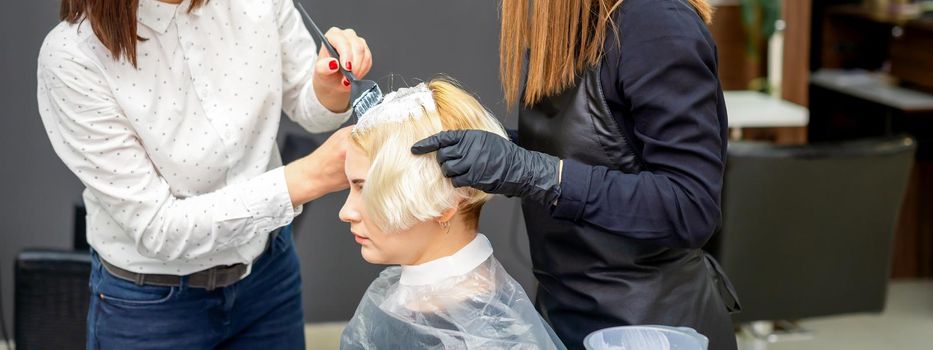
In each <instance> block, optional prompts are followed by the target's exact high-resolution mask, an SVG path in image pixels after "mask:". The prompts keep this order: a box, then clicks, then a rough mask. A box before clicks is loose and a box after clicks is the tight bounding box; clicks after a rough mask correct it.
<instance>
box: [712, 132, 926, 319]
mask: <svg viewBox="0 0 933 350" xmlns="http://www.w3.org/2000/svg"><path fill="white" fill-rule="evenodd" d="M915 150H916V142H915V141H914V140H913V139H911V138H908V137H897V138H884V139H866V140H857V141H848V142H840V143H827V144H811V145H798V146H779V145H773V144H761V143H747V142H732V143H730V144H729V148H728V162H727V166H726V173H725V184H724V188H723V197H722V208H723V225H722V230H721V232H720V235H717V236H719V237H717V239H716V240H715V241H712V242H711V246H710V247H709V248H710V249H709V250H710V251H711V252H712V253H713V255H714V256H716V258H717V259H718V260H719V261H720V262H721V264H722V266H723V268H724V269H725V271H726V274H727V275H728V276H729V278H730V279H731V280H732V283H733V284H734V286H735V289H736V291H737V293H738V297H739V299H740V300H741V303H742V312H741V313H738V314H736V315H734V316H733V317H734V320H735V321H736V322H737V323H745V322H752V321H759V320H797V319H801V318H809V317H816V316H826V315H835V314H845V313H857V312H880V311H882V310H883V309H884V302H885V295H886V292H887V286H888V279H889V270H890V265H891V254H892V253H891V251H892V241H893V236H894V227H895V223H896V219H897V216H898V210H899V208H900V205H901V201H902V198H903V197H904V193H905V190H906V187H907V180H908V174H909V171H910V168H911V165H912V162H913V158H914V152H915Z"/></svg>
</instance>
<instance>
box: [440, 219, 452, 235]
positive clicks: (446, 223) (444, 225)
mask: <svg viewBox="0 0 933 350" xmlns="http://www.w3.org/2000/svg"><path fill="white" fill-rule="evenodd" d="M437 223H438V224H440V225H441V227H442V228H444V233H445V234H447V233H450V221H438V222H437Z"/></svg>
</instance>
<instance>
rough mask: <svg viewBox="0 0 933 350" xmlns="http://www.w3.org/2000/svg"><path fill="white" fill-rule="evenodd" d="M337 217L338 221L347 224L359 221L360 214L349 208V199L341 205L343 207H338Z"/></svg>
mask: <svg viewBox="0 0 933 350" xmlns="http://www.w3.org/2000/svg"><path fill="white" fill-rule="evenodd" d="M337 216H338V217H340V221H343V222H347V223H349V222H356V221H360V213H359V212H357V211H356V210H354V209H353V208H351V207H350V200H349V198H348V199H347V201H346V202H344V203H343V206H342V207H340V212H339V213H338V214H337Z"/></svg>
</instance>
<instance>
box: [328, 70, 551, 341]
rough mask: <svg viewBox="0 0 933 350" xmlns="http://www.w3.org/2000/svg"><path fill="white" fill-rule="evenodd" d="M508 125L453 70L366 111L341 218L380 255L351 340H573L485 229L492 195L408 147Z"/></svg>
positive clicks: (371, 256) (347, 335) (351, 152)
mask: <svg viewBox="0 0 933 350" xmlns="http://www.w3.org/2000/svg"><path fill="white" fill-rule="evenodd" d="M456 129H481V130H486V131H490V132H493V133H495V134H497V135H500V136H502V137H505V131H504V129H503V128H502V126H501V125H500V124H499V122H498V121H496V119H495V118H494V117H493V116H492V115H490V114H489V113H488V112H487V111H486V110H485V109H484V108H483V107H482V106H481V105H480V104H479V102H478V101H476V99H475V98H473V97H472V96H471V95H470V94H468V93H466V92H464V91H463V90H461V89H460V88H458V87H457V86H456V85H454V84H453V83H451V82H448V81H445V80H437V79H436V80H433V81H431V82H429V83H428V84H427V85H425V84H423V83H422V84H419V85H418V86H415V87H413V88H405V89H399V90H398V91H396V92H394V93H390V94H388V95H386V97H385V99H384V100H383V102H382V103H381V104H379V105H378V106H376V107H374V108H373V109H372V110H370V111H369V112H367V113H366V114H365V115H363V116H362V117H360V120H359V122H358V123H357V124H356V126H355V127H354V129H353V132H352V134H351V138H352V141H351V142H350V145H349V146H348V147H347V157H346V163H345V164H346V166H345V169H346V173H347V178H348V179H349V180H350V182H351V187H350V194H349V196H348V197H347V201H346V203H345V204H344V206H343V208H341V210H340V219H341V220H343V221H345V222H348V223H350V230H351V231H352V233H353V235H354V236H355V239H356V241H357V243H359V244H360V245H361V246H362V248H361V253H362V255H363V259H365V260H366V261H368V262H370V263H373V264H386V265H401V266H392V267H389V268H387V269H385V270H384V271H383V272H382V273H381V274H380V275H379V277H378V278H376V280H375V281H373V283H372V284H371V285H370V286H369V289H367V291H366V294H365V295H364V296H363V300H362V301H360V305H359V307H358V308H357V310H356V313H355V314H354V315H353V319H352V320H350V323H349V324H348V325H347V328H346V329H345V330H344V332H343V335H342V337H341V349H504V348H508V349H564V346H563V345H562V344H561V343H560V340H559V339H558V338H557V336H556V335H555V334H554V332H553V331H552V330H551V328H550V327H549V326H548V325H547V324H546V323H545V322H544V321H543V320H542V318H541V316H540V315H539V314H538V313H537V311H535V309H534V307H533V306H532V304H531V302H530V301H529V299H528V296H527V295H526V294H525V291H524V290H523V289H522V287H521V286H520V285H519V284H518V283H517V282H516V281H515V280H514V279H512V277H511V276H509V274H508V273H507V272H506V271H505V269H503V267H502V266H501V265H500V264H499V262H498V261H497V260H496V258H495V257H493V255H492V246H491V245H490V243H489V240H488V239H487V238H486V237H485V236H484V235H482V234H479V233H477V231H476V230H477V224H478V221H479V214H480V209H481V208H482V206H483V203H485V202H486V200H487V199H489V195H487V194H486V193H483V192H480V191H478V190H475V189H472V188H455V187H453V185H452V184H451V182H450V180H448V179H447V178H445V177H444V176H443V174H441V169H440V167H439V166H438V163H437V161H435V160H434V157H435V155H434V154H433V153H431V154H427V155H421V156H416V155H413V154H412V153H411V151H410V148H411V146H412V145H413V144H414V143H415V142H417V141H418V140H420V139H422V138H425V137H427V136H430V135H433V134H434V133H437V132H440V131H442V130H456Z"/></svg>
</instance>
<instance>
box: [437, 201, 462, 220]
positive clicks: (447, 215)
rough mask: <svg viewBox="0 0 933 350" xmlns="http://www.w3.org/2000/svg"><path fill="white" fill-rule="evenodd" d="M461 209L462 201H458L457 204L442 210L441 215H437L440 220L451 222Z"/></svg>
mask: <svg viewBox="0 0 933 350" xmlns="http://www.w3.org/2000/svg"><path fill="white" fill-rule="evenodd" d="M458 211H460V201H458V202H457V205H455V206H453V207H450V208H447V209H445V210H444V211H442V212H441V216H438V217H437V221H438V222H450V220H452V219H453V218H454V215H457V212H458Z"/></svg>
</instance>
